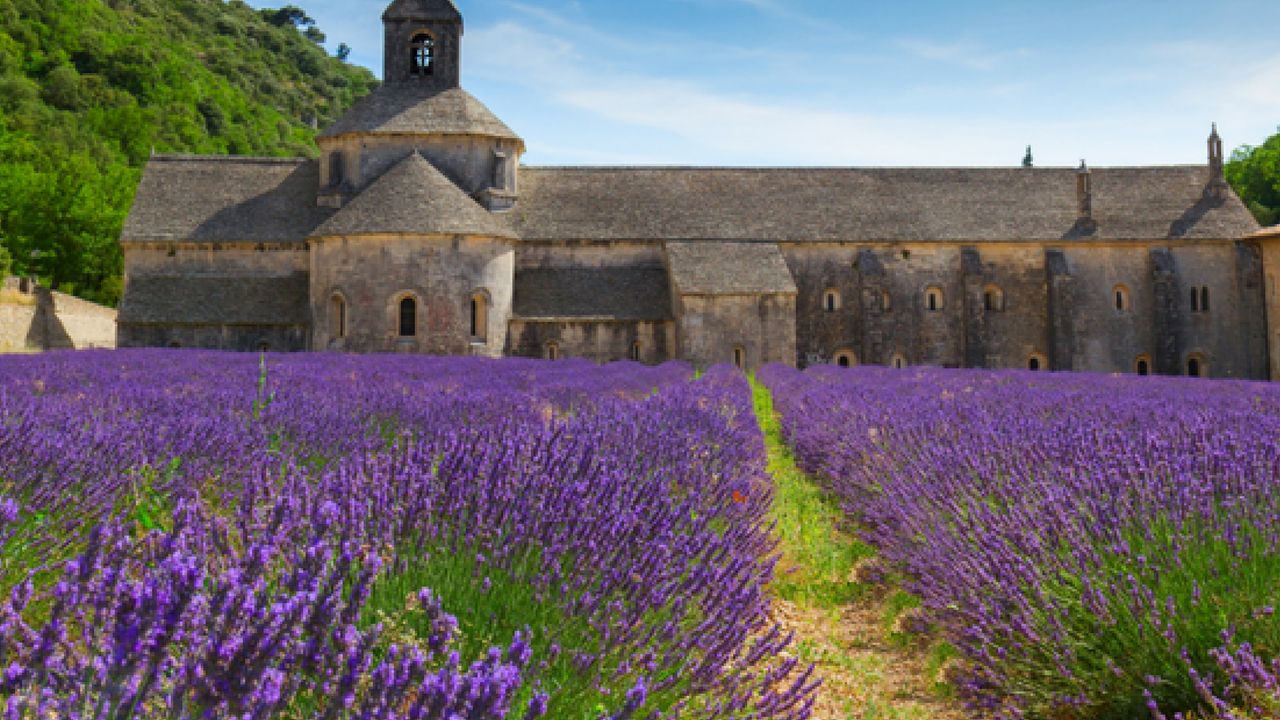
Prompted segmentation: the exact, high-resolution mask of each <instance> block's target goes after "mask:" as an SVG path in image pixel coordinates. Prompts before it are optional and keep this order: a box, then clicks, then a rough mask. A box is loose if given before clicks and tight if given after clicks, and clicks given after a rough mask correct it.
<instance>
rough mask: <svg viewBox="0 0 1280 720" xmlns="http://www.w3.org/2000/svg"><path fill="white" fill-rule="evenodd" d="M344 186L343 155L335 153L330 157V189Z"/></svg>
mask: <svg viewBox="0 0 1280 720" xmlns="http://www.w3.org/2000/svg"><path fill="white" fill-rule="evenodd" d="M341 184H342V153H341V152H339V151H336V150H335V151H334V152H333V153H331V154H330V155H329V187H335V188H336V187H338V186H339V185H341Z"/></svg>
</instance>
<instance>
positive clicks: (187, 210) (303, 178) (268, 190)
mask: <svg viewBox="0 0 1280 720" xmlns="http://www.w3.org/2000/svg"><path fill="white" fill-rule="evenodd" d="M319 185H320V166H319V163H318V162H316V161H314V160H305V159H304V160H299V159H288V160H281V159H274V158H246V157H180V156H159V157H153V158H151V161H150V162H148V163H147V167H146V170H145V171H144V172H143V173H142V182H141V183H140V184H139V186H138V193H137V196H136V198H135V200H134V203H133V208H132V209H131V210H130V211H129V217H128V219H127V220H126V221H125V224H124V230H123V232H122V233H121V239H122V240H124V241H134V242H146V241H180V240H197V241H207V242H254V243H258V242H288V241H294V242H302V241H304V240H305V239H306V237H307V236H308V235H310V234H311V231H312V230H314V229H315V228H316V226H317V225H319V224H320V223H322V222H324V220H325V219H327V218H328V217H329V216H330V215H332V214H333V210H330V209H327V208H320V207H316V188H318V187H319Z"/></svg>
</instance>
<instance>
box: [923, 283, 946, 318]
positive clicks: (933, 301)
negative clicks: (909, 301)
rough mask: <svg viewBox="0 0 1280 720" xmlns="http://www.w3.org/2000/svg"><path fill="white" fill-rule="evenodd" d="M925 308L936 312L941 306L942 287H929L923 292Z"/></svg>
mask: <svg viewBox="0 0 1280 720" xmlns="http://www.w3.org/2000/svg"><path fill="white" fill-rule="evenodd" d="M924 298H925V305H924V306H925V308H926V309H928V311H929V312H938V311H939V310H941V309H942V308H943V296H942V288H937V287H931V288H929V289H928V290H925V292H924Z"/></svg>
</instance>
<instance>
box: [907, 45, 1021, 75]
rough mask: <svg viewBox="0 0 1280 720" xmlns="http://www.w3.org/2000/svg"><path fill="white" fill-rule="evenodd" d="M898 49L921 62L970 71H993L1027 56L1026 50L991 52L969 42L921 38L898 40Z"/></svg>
mask: <svg viewBox="0 0 1280 720" xmlns="http://www.w3.org/2000/svg"><path fill="white" fill-rule="evenodd" d="M898 47H900V48H902V49H903V50H906V51H907V52H908V53H911V54H912V55H915V56H916V57H918V58H920V59H922V60H930V61H934V62H941V63H945V64H948V65H958V66H960V67H965V68H969V69H970V70H994V69H995V68H996V67H998V66H999V65H1001V64H1003V63H1004V62H1006V61H1007V60H1011V59H1015V58H1019V57H1025V56H1026V55H1027V54H1028V52H1027V51H1026V50H1008V51H992V50H988V49H986V48H984V47H982V46H981V45H978V44H977V43H973V42H969V41H957V42H948V43H940V42H936V41H933V40H926V39H922V38H903V39H901V40H898Z"/></svg>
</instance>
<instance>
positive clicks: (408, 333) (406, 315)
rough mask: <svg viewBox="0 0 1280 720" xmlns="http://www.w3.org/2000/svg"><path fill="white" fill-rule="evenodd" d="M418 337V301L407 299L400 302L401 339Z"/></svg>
mask: <svg viewBox="0 0 1280 720" xmlns="http://www.w3.org/2000/svg"><path fill="white" fill-rule="evenodd" d="M417 336H418V301H417V300H415V299H413V298H411V297H407V298H404V299H403V300H401V301H400V337H402V338H411V337H417Z"/></svg>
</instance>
